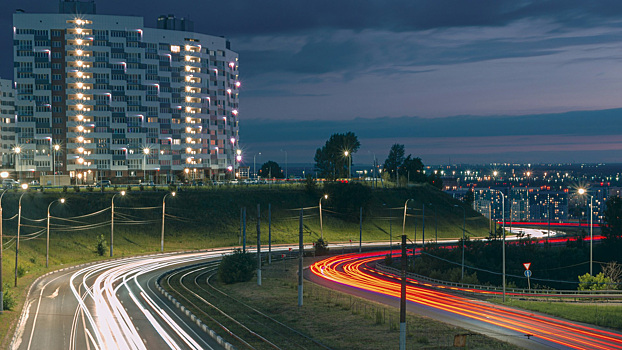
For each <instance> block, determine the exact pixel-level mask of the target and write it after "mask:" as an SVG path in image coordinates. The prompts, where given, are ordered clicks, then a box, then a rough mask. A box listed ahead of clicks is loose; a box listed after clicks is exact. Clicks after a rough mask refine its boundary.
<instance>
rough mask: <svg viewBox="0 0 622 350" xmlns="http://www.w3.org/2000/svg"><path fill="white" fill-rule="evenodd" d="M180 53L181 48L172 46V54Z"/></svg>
mask: <svg viewBox="0 0 622 350" xmlns="http://www.w3.org/2000/svg"><path fill="white" fill-rule="evenodd" d="M179 51H180V47H179V46H177V45H171V52H179Z"/></svg>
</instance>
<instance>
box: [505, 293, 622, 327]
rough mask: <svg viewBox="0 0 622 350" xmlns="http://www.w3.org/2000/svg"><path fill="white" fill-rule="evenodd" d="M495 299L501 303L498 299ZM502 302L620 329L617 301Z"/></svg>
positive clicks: (620, 312) (621, 314)
mask: <svg viewBox="0 0 622 350" xmlns="http://www.w3.org/2000/svg"><path fill="white" fill-rule="evenodd" d="M495 301H496V302H498V303H501V301H500V300H495ZM504 304H505V305H508V306H513V307H518V308H521V309H525V310H531V311H536V312H541V313H545V314H548V315H552V316H556V317H561V318H565V319H567V320H572V321H577V322H583V323H589V324H593V325H597V326H601V327H606V328H611V329H617V330H622V305H620V304H619V303H572V302H546V301H527V300H515V299H508V300H507V301H506V302H505V303H504Z"/></svg>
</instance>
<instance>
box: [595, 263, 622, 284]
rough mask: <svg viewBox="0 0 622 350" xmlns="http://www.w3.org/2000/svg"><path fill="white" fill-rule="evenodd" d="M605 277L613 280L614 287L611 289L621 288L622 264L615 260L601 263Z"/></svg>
mask: <svg viewBox="0 0 622 350" xmlns="http://www.w3.org/2000/svg"><path fill="white" fill-rule="evenodd" d="M600 267H601V269H602V270H603V274H604V275H605V277H607V278H609V279H610V280H611V283H612V284H613V287H612V288H611V289H619V288H620V282H622V265H620V264H618V263H617V262H615V261H610V262H608V263H606V264H601V265H600Z"/></svg>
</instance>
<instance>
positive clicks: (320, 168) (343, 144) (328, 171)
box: [314, 132, 361, 180]
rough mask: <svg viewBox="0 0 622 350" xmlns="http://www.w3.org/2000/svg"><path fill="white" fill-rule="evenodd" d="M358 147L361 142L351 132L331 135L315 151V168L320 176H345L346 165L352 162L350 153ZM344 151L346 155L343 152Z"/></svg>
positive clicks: (346, 171)
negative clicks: (322, 145)
mask: <svg viewBox="0 0 622 350" xmlns="http://www.w3.org/2000/svg"><path fill="white" fill-rule="evenodd" d="M360 147H361V143H360V142H359V140H358V138H357V137H356V135H355V134H354V133H353V132H347V133H345V134H333V135H331V136H330V138H329V139H328V141H326V144H325V145H324V147H322V148H318V149H317V150H316V151H315V157H314V160H315V170H316V171H317V172H318V173H319V175H320V176H321V177H324V178H327V179H331V180H334V179H337V178H339V177H347V174H348V165H349V164H352V163H353V160H352V155H353V154H354V153H356V152H357V151H358V150H359V148H360ZM346 151H347V152H348V157H346V156H345V154H344V153H345V152H346ZM349 162H352V163H349Z"/></svg>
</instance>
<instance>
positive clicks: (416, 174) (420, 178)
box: [399, 154, 426, 183]
mask: <svg viewBox="0 0 622 350" xmlns="http://www.w3.org/2000/svg"><path fill="white" fill-rule="evenodd" d="M399 173H400V175H402V176H406V177H408V180H409V181H412V182H419V183H420V182H426V176H425V174H424V173H423V162H422V161H421V158H419V157H416V158H413V157H412V156H411V155H410V154H409V155H408V157H406V159H404V161H403V162H402V166H401V167H400V169H399Z"/></svg>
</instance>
